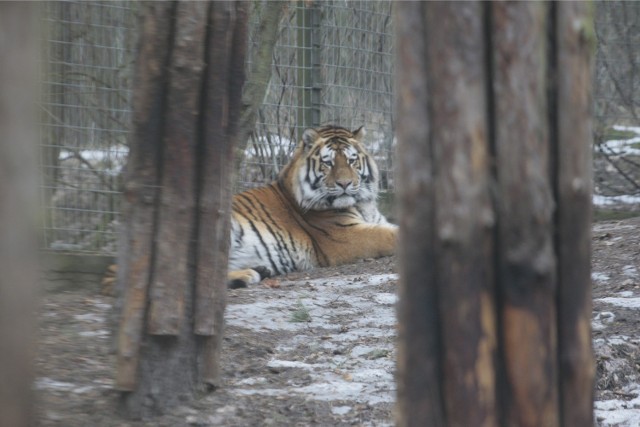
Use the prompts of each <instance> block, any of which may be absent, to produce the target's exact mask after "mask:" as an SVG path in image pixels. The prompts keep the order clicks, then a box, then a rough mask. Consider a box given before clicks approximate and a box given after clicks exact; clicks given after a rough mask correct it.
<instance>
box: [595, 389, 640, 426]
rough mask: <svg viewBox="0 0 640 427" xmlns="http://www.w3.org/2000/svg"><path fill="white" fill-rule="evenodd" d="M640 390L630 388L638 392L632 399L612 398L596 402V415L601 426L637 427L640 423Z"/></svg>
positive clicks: (635, 392) (630, 392) (632, 392)
mask: <svg viewBox="0 0 640 427" xmlns="http://www.w3.org/2000/svg"><path fill="white" fill-rule="evenodd" d="M639 393H640V390H638V389H635V390H629V391H628V394H636V397H635V398H633V399H631V400H621V399H610V400H601V401H596V402H594V407H595V416H596V419H597V420H598V421H599V422H600V425H601V426H603V427H604V426H607V427H609V426H611V427H613V426H616V427H637V426H638V425H640V397H639V396H637V395H638V394H639Z"/></svg>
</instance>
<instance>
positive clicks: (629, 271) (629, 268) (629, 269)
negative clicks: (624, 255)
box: [622, 265, 638, 277]
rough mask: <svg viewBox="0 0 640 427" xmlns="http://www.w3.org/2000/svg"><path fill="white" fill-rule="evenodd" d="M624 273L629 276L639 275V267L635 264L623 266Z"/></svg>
mask: <svg viewBox="0 0 640 427" xmlns="http://www.w3.org/2000/svg"><path fill="white" fill-rule="evenodd" d="M622 274H624V275H625V276H628V277H636V276H638V269H637V268H636V267H635V266H633V265H625V266H624V267H622Z"/></svg>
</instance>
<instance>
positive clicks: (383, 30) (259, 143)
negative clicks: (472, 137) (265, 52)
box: [42, 0, 394, 253]
mask: <svg viewBox="0 0 640 427" xmlns="http://www.w3.org/2000/svg"><path fill="white" fill-rule="evenodd" d="M265 4H267V3H266V2H264V1H256V2H253V18H252V19H253V23H254V25H252V26H251V28H250V43H251V44H250V46H249V51H248V65H250V64H251V61H252V60H253V59H254V58H255V51H256V50H257V48H258V46H259V43H260V42H261V34H260V29H259V27H258V25H257V23H258V19H259V18H260V17H259V13H260V11H261V10H264V7H265ZM279 4H280V6H283V7H284V11H283V13H282V19H281V20H280V24H279V29H278V37H277V42H276V46H275V48H274V54H273V58H272V59H273V60H272V64H271V72H270V77H269V83H268V86H267V90H266V92H265V94H264V100H263V102H262V107H261V108H260V109H259V111H258V115H257V120H256V125H255V129H254V131H253V132H251V134H250V136H249V141H248V144H247V149H246V150H245V153H244V159H243V161H242V162H241V163H240V170H239V171H238V175H237V176H238V179H237V185H236V189H237V190H242V189H246V188H249V187H253V186H257V185H262V184H264V183H268V182H270V181H272V180H273V179H274V178H275V177H276V176H277V174H278V172H279V170H280V168H281V167H282V166H283V165H284V164H285V163H286V162H287V160H288V158H289V156H290V154H291V152H292V151H293V148H294V147H295V144H296V141H297V139H298V137H299V135H300V132H301V131H302V130H303V129H304V128H306V127H311V126H318V125H324V124H337V125H341V126H345V127H348V128H352V129H356V128H358V127H360V126H365V128H366V130H367V135H368V136H367V143H368V145H369V147H368V148H369V150H370V151H371V152H372V154H373V155H374V156H375V157H376V159H377V160H378V162H379V164H380V169H381V173H382V178H383V179H382V183H383V188H384V189H391V188H392V186H393V175H392V170H393V158H392V155H391V153H392V145H393V141H394V140H393V120H392V113H391V111H392V104H393V39H392V28H391V24H392V23H391V2H390V1H377V0H376V1H347V2H337V1H336V2H307V1H305V2H302V1H297V2H296V1H292V2H283V3H279ZM271 6H273V4H272V5H271ZM44 7H45V14H44V20H45V23H46V24H47V29H48V32H47V36H48V37H47V39H46V40H45V43H46V47H47V49H46V50H47V51H48V52H49V57H48V58H47V63H46V66H45V69H46V73H45V74H46V91H45V96H44V102H43V126H42V129H43V143H42V166H43V171H44V174H43V175H44V181H43V199H44V205H45V206H46V213H45V247H46V248H48V249H59V250H70V251H86V252H98V253H112V252H114V251H115V249H116V247H115V242H116V234H115V233H116V231H117V225H118V216H119V200H120V195H121V193H120V191H121V184H122V182H121V180H122V176H121V171H122V168H123V167H124V165H125V162H126V156H127V153H128V150H127V138H128V135H129V131H130V121H131V111H130V99H131V93H130V90H131V75H132V61H133V58H134V53H133V46H134V44H135V37H136V28H135V25H136V19H135V9H136V3H135V2H132V1H124V2H74V1H65V2H52V3H46V4H45V5H44Z"/></svg>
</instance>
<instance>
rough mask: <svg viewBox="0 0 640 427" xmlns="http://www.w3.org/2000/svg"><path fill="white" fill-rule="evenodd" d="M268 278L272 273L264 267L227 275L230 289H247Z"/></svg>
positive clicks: (237, 271)
mask: <svg viewBox="0 0 640 427" xmlns="http://www.w3.org/2000/svg"><path fill="white" fill-rule="evenodd" d="M267 277H271V271H270V270H269V269H268V268H267V267H264V266H258V267H254V268H247V269H244V270H236V271H230V272H229V274H228V275H227V287H228V288H229V289H239V288H246V287H247V286H249V285H255V284H258V283H260V281H261V280H262V279H265V278H267Z"/></svg>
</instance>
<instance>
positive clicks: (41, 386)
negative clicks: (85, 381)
mask: <svg viewBox="0 0 640 427" xmlns="http://www.w3.org/2000/svg"><path fill="white" fill-rule="evenodd" d="M34 386H35V388H36V390H64V391H68V390H71V389H73V388H74V387H76V385H75V384H72V383H67V382H64V381H56V380H52V379H51V378H47V377H42V378H38V379H36V381H35V383H34Z"/></svg>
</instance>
